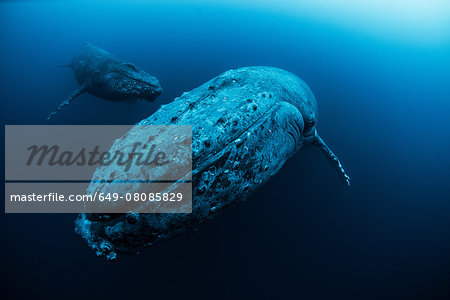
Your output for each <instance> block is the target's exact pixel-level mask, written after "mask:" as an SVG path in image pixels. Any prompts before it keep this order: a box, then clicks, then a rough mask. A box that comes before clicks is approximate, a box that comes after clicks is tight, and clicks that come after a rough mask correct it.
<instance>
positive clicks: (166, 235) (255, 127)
mask: <svg viewBox="0 0 450 300" xmlns="http://www.w3.org/2000/svg"><path fill="white" fill-rule="evenodd" d="M151 124H154V125H191V126H192V163H193V164H192V186H193V198H192V200H193V202H192V213H191V214H187V213H186V214H183V213H173V214H170V213H169V214H151V213H150V214H148V213H141V214H140V213H139V211H133V212H130V213H126V214H125V213H124V214H86V213H84V214H80V215H79V216H78V218H77V220H76V221H75V224H76V225H75V228H76V232H77V233H78V234H80V235H81V236H82V237H83V238H84V239H85V240H86V241H87V242H88V244H89V246H90V247H91V248H92V249H93V250H95V251H96V252H97V255H100V256H104V257H106V258H107V259H108V260H114V259H116V258H117V255H118V254H137V253H139V252H140V251H141V250H142V249H144V248H145V247H147V246H150V245H155V244H157V243H160V242H162V241H165V240H167V239H170V238H173V237H175V236H177V235H180V234H183V233H186V232H189V231H191V230H193V229H195V228H196V227H197V226H198V225H199V224H201V223H204V222H207V221H209V220H211V219H213V218H215V217H216V216H217V215H219V214H221V213H222V212H223V211H225V210H226V209H227V208H229V207H231V206H234V205H236V204H238V203H241V202H243V201H244V200H246V199H247V198H248V196H249V195H250V194H251V193H252V192H253V191H254V190H255V189H257V188H258V187H260V186H261V185H263V184H265V183H266V182H267V181H268V180H269V179H270V178H271V177H272V176H273V175H275V174H276V173H277V172H278V171H279V170H280V168H281V167H282V166H283V164H284V163H285V162H286V161H287V160H288V159H289V158H290V157H292V156H293V155H294V154H295V153H297V152H298V150H300V149H301V148H302V147H305V146H308V145H312V146H315V147H317V148H318V149H320V151H321V152H322V153H323V154H324V155H325V156H326V158H327V159H328V160H329V161H330V162H331V164H332V166H333V167H334V168H335V170H336V171H337V173H338V175H339V177H340V178H341V179H342V181H343V182H344V183H345V184H346V185H349V184H350V178H349V176H348V175H347V173H346V172H345V171H344V168H343V167H342V164H341V163H340V161H339V159H338V158H337V156H336V155H335V154H334V153H333V152H332V151H331V149H330V148H329V147H328V146H327V145H326V144H325V142H324V141H323V140H322V138H321V137H320V136H319V134H318V132H317V129H316V128H317V103H316V99H315V97H314V95H313V93H312V92H311V90H310V89H309V87H308V86H307V85H306V83H305V82H304V81H303V80H301V79H300V78H299V77H297V76H296V75H294V74H292V73H290V72H287V71H284V70H281V69H277V68H272V67H245V68H240V69H237V70H229V71H226V72H225V73H223V74H221V75H219V76H217V77H215V78H213V79H212V80H210V81H208V82H206V83H205V84H203V85H201V86H200V87H198V88H195V89H193V90H191V91H190V92H187V93H184V94H183V95H182V96H180V97H178V98H176V99H175V100H174V101H173V102H171V103H169V104H167V105H165V106H163V107H161V108H160V109H159V110H158V111H156V112H155V113H154V114H152V115H151V116H149V117H148V118H146V119H144V120H142V121H141V122H140V123H139V124H138V125H151ZM145 127H146V126H135V127H134V128H133V129H131V130H130V132H129V133H127V134H126V135H124V136H123V137H122V138H121V139H119V140H117V141H116V144H115V147H120V148H125V147H128V146H129V145H132V144H133V143H135V142H144V143H145V141H146V140H148V139H149V136H148V134H146V131H145ZM123 172H124V171H123V170H120V169H118V167H117V166H113V165H110V166H101V167H99V168H98V169H97V170H96V171H95V173H94V176H93V178H92V181H91V183H90V186H89V188H88V191H89V192H91V193H92V192H93V191H96V192H98V193H101V192H104V193H107V192H108V185H109V183H108V182H105V181H104V180H103V181H102V179H105V178H108V179H110V180H114V179H120V178H127V180H130V181H133V180H135V179H139V178H142V176H143V174H144V176H145V174H148V175H149V177H148V178H152V177H151V176H150V174H151V172H152V169H149V168H145V167H142V168H140V169H138V174H137V173H133V172H130V171H129V172H127V173H126V174H124V173H123ZM134 172H137V171H136V170H135V171H134ZM137 184H139V183H137ZM135 187H136V185H135ZM129 192H133V191H131V190H130V191H129ZM274 201H280V199H274ZM149 205H151V204H149Z"/></svg>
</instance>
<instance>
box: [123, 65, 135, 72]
mask: <svg viewBox="0 0 450 300" xmlns="http://www.w3.org/2000/svg"><path fill="white" fill-rule="evenodd" d="M124 66H126V67H128V68H130V69H131V70H133V71H135V72H138V69H137V68H136V66H135V65H133V64H128V63H127V64H124Z"/></svg>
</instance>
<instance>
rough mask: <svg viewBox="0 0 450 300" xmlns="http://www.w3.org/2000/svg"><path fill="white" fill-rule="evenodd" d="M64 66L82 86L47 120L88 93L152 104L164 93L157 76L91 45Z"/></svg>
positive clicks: (87, 45)
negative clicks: (146, 101)
mask: <svg viewBox="0 0 450 300" xmlns="http://www.w3.org/2000/svg"><path fill="white" fill-rule="evenodd" d="M62 67H69V68H71V69H72V70H73V72H74V74H75V78H76V79H77V81H78V84H79V85H80V87H79V88H78V89H77V90H75V91H74V92H73V93H72V94H71V95H70V96H69V97H68V98H67V99H66V100H64V101H63V102H62V103H61V104H60V105H59V106H58V108H57V109H56V110H55V111H54V112H52V113H51V114H50V115H49V116H48V118H47V120H50V119H51V118H52V117H53V116H54V115H55V114H56V113H57V112H58V111H60V110H61V108H62V107H63V106H66V105H68V104H69V103H70V102H72V101H73V99H75V98H76V97H77V96H79V95H80V94H82V93H84V92H88V93H90V94H92V95H94V96H97V97H100V98H103V99H105V100H111V101H120V100H136V99H145V100H148V101H151V102H152V101H154V100H155V99H156V98H157V97H158V96H159V95H161V93H162V88H161V85H160V84H159V81H158V79H156V77H154V76H152V75H150V74H148V73H146V72H144V71H142V70H140V69H138V68H137V67H136V66H135V65H133V64H131V63H128V62H124V61H122V60H120V59H118V58H117V57H115V56H114V55H112V54H111V53H109V52H107V51H105V50H103V49H100V48H99V47H96V46H93V45H91V44H89V43H86V44H85V46H84V48H83V50H82V51H81V52H80V53H79V54H78V55H77V56H75V57H74V58H73V59H72V62H71V63H70V64H69V65H67V66H62Z"/></svg>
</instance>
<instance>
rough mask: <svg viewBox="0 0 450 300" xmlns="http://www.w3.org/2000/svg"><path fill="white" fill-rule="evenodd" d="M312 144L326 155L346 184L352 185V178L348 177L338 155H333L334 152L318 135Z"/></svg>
mask: <svg viewBox="0 0 450 300" xmlns="http://www.w3.org/2000/svg"><path fill="white" fill-rule="evenodd" d="M312 144H313V145H315V146H317V147H319V149H320V150H321V151H322V153H323V154H324V155H325V157H326V158H327V159H328V161H330V162H331V164H332V165H333V166H334V168H335V169H336V171H337V172H338V174H339V176H340V178H341V179H342V180H343V181H344V182H345V184H347V185H350V176H348V175H347V173H346V172H345V170H344V167H343V166H342V164H341V162H340V161H339V158H338V157H337V156H336V154H334V153H333V151H332V150H331V149H330V148H329V147H328V146H327V144H325V142H324V141H323V140H322V138H321V137H320V136H319V135H318V134H317V133H316V135H315V137H314V140H313V141H312Z"/></svg>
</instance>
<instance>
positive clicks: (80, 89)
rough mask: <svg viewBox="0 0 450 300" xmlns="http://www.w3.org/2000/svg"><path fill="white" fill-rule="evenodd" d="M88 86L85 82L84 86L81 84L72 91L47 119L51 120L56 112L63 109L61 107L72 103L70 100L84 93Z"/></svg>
mask: <svg viewBox="0 0 450 300" xmlns="http://www.w3.org/2000/svg"><path fill="white" fill-rule="evenodd" d="M87 86H88V85H87V84H86V83H85V84H83V85H82V86H80V87H79V88H78V89H76V90H75V91H74V92H73V93H72V95H70V96H69V97H68V98H67V99H66V100H64V101H63V102H62V103H61V104H60V105H59V106H58V108H57V109H56V110H55V111H54V112H52V113H50V114H49V115H48V117H47V121H48V120H50V119H51V118H52V117H53V116H54V115H56V114H57V113H58V112H59V111H60V110H61V108H63V107H64V106H66V105H68V104H70V102H72V101H73V99H75V98H76V97H77V96H79V95H81V94H82V93H84V92H85V91H86V89H87Z"/></svg>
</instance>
